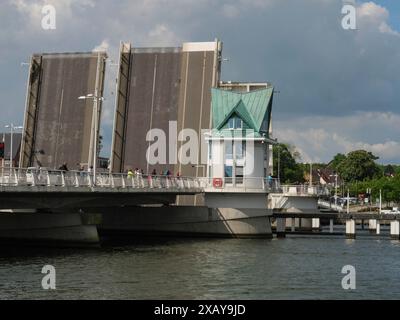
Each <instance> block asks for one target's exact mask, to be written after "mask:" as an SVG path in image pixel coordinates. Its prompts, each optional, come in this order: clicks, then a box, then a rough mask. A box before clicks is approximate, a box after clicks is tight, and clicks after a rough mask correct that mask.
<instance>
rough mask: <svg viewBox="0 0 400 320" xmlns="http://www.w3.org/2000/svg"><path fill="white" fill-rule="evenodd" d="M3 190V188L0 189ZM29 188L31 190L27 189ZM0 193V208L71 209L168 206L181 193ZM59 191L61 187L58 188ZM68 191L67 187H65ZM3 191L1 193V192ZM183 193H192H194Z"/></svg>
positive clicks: (37, 190)
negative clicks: (146, 205)
mask: <svg viewBox="0 0 400 320" xmlns="http://www.w3.org/2000/svg"><path fill="white" fill-rule="evenodd" d="M0 189H4V188H0ZM30 189H32V188H30ZM35 189H36V190H30V191H19V192H16V191H15V190H14V191H13V192H0V209H49V210H51V209H53V210H54V209H72V208H82V209H83V208H93V207H121V206H138V205H145V204H172V203H174V202H175V199H176V196H177V195H178V194H182V192H176V191H175V192H174V191H172V190H171V191H170V192H166V191H157V190H140V191H135V192H133V191H131V192H122V191H118V190H112V189H111V190H102V189H100V190H96V189H95V190H92V189H90V188H87V189H88V190H87V192H82V190H80V191H79V192H77V191H74V190H65V188H62V190H57V189H56V188H54V190H53V191H51V192H49V191H41V190H40V187H38V188H35ZM60 189H61V188H60ZM68 189H69V188H68ZM1 191H4V190H1ZM184 194H190V195H193V194H195V193H194V192H190V193H184Z"/></svg>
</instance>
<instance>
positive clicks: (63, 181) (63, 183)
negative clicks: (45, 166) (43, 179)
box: [61, 171, 65, 187]
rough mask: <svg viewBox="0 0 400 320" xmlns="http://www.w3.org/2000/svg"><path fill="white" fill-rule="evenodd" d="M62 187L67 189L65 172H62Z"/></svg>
mask: <svg viewBox="0 0 400 320" xmlns="http://www.w3.org/2000/svg"><path fill="white" fill-rule="evenodd" d="M61 185H62V186H63V187H65V175H64V171H61Z"/></svg>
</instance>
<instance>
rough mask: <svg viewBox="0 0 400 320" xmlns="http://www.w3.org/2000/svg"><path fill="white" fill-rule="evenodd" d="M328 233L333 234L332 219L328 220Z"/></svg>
mask: <svg viewBox="0 0 400 320" xmlns="http://www.w3.org/2000/svg"><path fill="white" fill-rule="evenodd" d="M329 233H333V219H329Z"/></svg>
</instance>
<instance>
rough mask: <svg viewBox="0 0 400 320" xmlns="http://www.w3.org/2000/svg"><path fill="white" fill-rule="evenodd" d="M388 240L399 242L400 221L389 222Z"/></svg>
mask: <svg viewBox="0 0 400 320" xmlns="http://www.w3.org/2000/svg"><path fill="white" fill-rule="evenodd" d="M390 238H391V239H393V240H400V221H398V220H394V221H390Z"/></svg>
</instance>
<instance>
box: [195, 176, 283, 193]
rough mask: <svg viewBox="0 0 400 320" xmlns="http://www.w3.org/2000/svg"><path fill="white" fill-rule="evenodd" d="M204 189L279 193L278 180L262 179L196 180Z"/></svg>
mask: <svg viewBox="0 0 400 320" xmlns="http://www.w3.org/2000/svg"><path fill="white" fill-rule="evenodd" d="M198 179H199V180H200V184H201V186H202V187H203V188H205V189H212V190H222V189H223V190H227V191H232V190H236V191H244V192H245V191H255V190H258V191H265V192H280V189H281V188H280V183H279V180H278V179H268V178H263V177H223V178H207V177H205V178H198Z"/></svg>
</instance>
